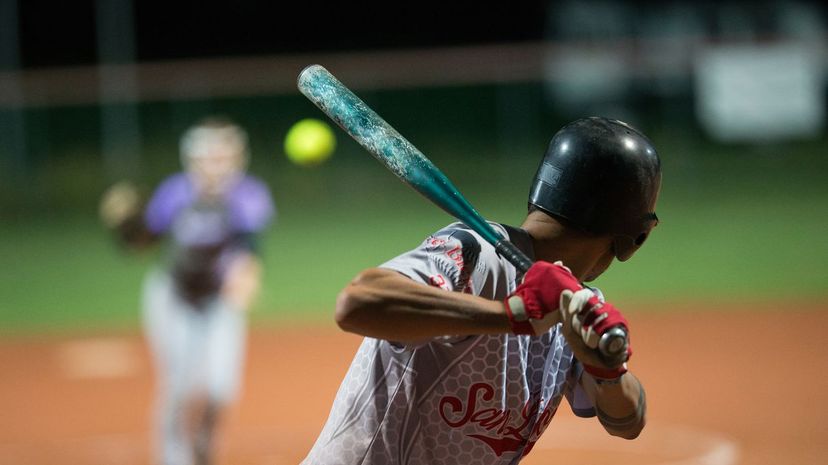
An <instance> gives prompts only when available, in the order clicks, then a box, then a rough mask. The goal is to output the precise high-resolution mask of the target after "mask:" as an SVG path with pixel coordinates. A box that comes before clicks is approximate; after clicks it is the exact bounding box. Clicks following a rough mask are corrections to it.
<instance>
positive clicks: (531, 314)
mask: <svg viewBox="0 0 828 465" xmlns="http://www.w3.org/2000/svg"><path fill="white" fill-rule="evenodd" d="M580 288H581V284H580V283H579V282H578V280H577V279H576V278H575V276H573V275H572V273H571V272H570V271H569V269H568V268H566V267H565V266H563V265H562V264H561V263H560V262H556V263H549V262H544V261H537V262H535V264H534V265H532V267H531V268H529V271H527V272H526V275H525V276H524V277H523V282H522V283H521V284H520V286H518V287H517V289H515V292H513V293H512V294H511V295H510V296H509V297H507V298H506V301H505V303H506V315H507V316H508V317H509V323H511V325H512V331H513V332H514V333H515V334H529V335H532V336H535V335H538V334H542V333H545V332H546V331H547V330H548V329H549V328H551V327H552V326H553V325H555V324H557V323H558V322H559V321H560V320H559V315H558V306H559V305H560V296H561V291H563V290H564V289H569V290H577V289H580Z"/></svg>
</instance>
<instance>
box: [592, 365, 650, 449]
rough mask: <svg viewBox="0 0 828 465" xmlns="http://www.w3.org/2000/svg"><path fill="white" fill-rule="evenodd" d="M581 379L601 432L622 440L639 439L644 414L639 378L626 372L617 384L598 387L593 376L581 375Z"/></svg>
mask: <svg viewBox="0 0 828 465" xmlns="http://www.w3.org/2000/svg"><path fill="white" fill-rule="evenodd" d="M581 380H582V385H584V387H585V388H586V391H587V393H588V395H590V397H592V400H593V403H594V405H595V413H596V415H597V417H598V420H599V421H600V422H601V425H603V426H604V429H606V430H607V432H609V433H610V434H612V435H613V436H618V437H622V438H625V439H635V438H636V437H638V435H639V434H640V433H641V431H642V430H643V429H644V424H645V423H646V413H647V396H646V393H645V392H644V387H643V386H642V385H641V383H640V382H639V381H638V378H636V377H635V376H634V375H633V374H632V373H629V372H628V373H626V374H624V375H623V376H622V377H621V378H620V380H618V382H617V383H612V384H607V383H603V384H597V383H596V382H595V380H594V378H592V376H590V375H589V374H588V373H584V374H583V375H582V378H581Z"/></svg>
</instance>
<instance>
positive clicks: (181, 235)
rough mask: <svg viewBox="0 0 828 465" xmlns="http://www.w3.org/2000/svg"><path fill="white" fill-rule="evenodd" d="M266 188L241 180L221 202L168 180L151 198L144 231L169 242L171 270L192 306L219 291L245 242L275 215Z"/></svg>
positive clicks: (184, 179) (185, 180)
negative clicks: (164, 238)
mask: <svg viewBox="0 0 828 465" xmlns="http://www.w3.org/2000/svg"><path fill="white" fill-rule="evenodd" d="M275 212H276V210H275V206H274V204H273V200H272V199H271V196H270V192H269V190H268V188H267V186H266V185H265V184H264V183H262V182H261V181H259V180H257V179H255V178H253V177H252V176H243V177H240V178H239V179H238V180H237V181H236V182H235V183H233V185H232V186H231V187H230V188H229V189H228V191H227V193H226V194H225V195H224V197H223V199H222V201H220V202H209V203H208V202H205V201H203V200H201V199H199V197H198V195H197V192H196V189H195V186H194V185H193V182H192V180H191V179H190V177H189V176H188V175H187V174H185V173H179V174H176V175H173V176H171V177H169V178H167V179H166V180H165V181H164V182H163V183H161V185H160V186H159V187H158V189H157V190H156V191H155V193H154V194H153V197H152V199H151V200H150V203H149V205H148V206H147V210H146V214H145V222H146V225H147V228H148V229H149V230H150V232H152V233H153V234H156V235H167V236H169V237H170V239H171V244H170V254H169V255H170V263H169V267H170V270H171V274H172V276H173V279H174V280H175V281H176V285H177V288H178V290H179V291H180V292H181V294H182V295H183V296H184V297H185V298H186V299H187V300H190V301H191V302H193V303H198V301H199V300H200V299H202V298H204V297H207V296H209V295H211V294H214V293H215V292H217V291H218V289H220V287H221V283H222V279H223V277H224V271H225V270H226V267H227V264H228V262H229V260H230V259H231V258H232V257H233V255H234V254H235V253H237V252H239V251H240V250H247V249H249V248H250V244H249V237H250V236H251V235H253V234H255V233H258V232H260V231H261V230H262V229H264V227H265V226H267V224H268V223H269V222H270V221H271V220H272V218H273V217H274V215H275Z"/></svg>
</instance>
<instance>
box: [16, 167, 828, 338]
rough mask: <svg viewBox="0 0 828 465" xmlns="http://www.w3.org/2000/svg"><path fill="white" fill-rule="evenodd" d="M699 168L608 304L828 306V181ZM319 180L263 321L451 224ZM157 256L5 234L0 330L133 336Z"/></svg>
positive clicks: (410, 196) (405, 196)
mask: <svg viewBox="0 0 828 465" xmlns="http://www.w3.org/2000/svg"><path fill="white" fill-rule="evenodd" d="M734 163H735V161H734ZM768 163H769V164H773V163H775V161H772V162H768ZM806 166H807V165H806ZM694 169H695V170H696V171H697V172H696V175H697V176H698V178H699V182H696V183H693V182H689V181H687V180H685V179H683V178H682V179H681V180H680V181H677V182H671V180H672V179H671V178H674V177H676V176H677V173H674V172H673V171H672V170H673V168H671V167H670V164H668V166H667V167H666V169H665V187H664V190H663V194H662V202H661V205H660V208H659V213H660V216H661V218H662V223H661V224H660V225H659V227H658V228H657V229H656V230H655V233H654V234H653V235H652V236H651V239H650V241H649V242H648V243H647V245H646V247H644V248H643V249H642V250H641V251H640V253H639V254H638V255H637V256H636V257H635V258H634V259H633V260H631V261H629V262H626V263H620V264H616V265H615V266H614V267H613V268H611V269H610V270H609V271H608V272H607V274H606V275H605V276H604V277H602V278H601V279H600V280H599V281H597V282H596V284H597V285H598V286H599V287H601V288H602V289H603V290H604V291H605V293H606V294H607V295H608V296H610V297H611V298H612V299H613V300H614V301H616V302H641V301H645V302H646V301H656V302H663V303H665V305H664V308H665V309H666V308H669V303H670V302H671V301H678V302H681V301H687V300H690V301H698V302H699V303H700V304H704V302H706V301H721V300H725V301H728V300H735V299H740V300H742V299H746V300H748V301H752V300H767V299H772V300H781V299H785V298H797V299H802V298H804V297H812V298H815V299H824V298H825V297H826V296H828V293H826V283H828V265H827V264H826V260H827V259H828V241H825V240H824V239H823V238H824V235H825V234H826V232H828V214H826V209H825V205H828V195H826V192H825V191H826V188H825V187H824V186H823V185H822V184H820V183H817V182H816V181H817V179H816V178H818V177H819V176H820V173H819V171H812V170H809V169H803V170H800V171H799V172H796V171H795V170H788V173H787V176H788V179H786V180H784V182H778V181H775V180H774V178H776V177H777V174H778V172H774V171H773V170H764V174H761V175H760V173H750V172H748V173H744V172H742V173H737V172H736V171H735V170H736V168H735V167H734V168H728V167H727V164H726V163H711V164H710V166H705V165H704V164H703V163H701V164H699V165H698V166H696V167H695V168H694ZM320 170H321V171H319V172H313V173H308V174H307V176H308V180H309V182H308V183H301V182H299V184H302V186H291V185H290V184H286V185H284V186H277V185H274V186H273V190H274V195H275V196H276V198H277V201H278V202H279V205H280V218H279V221H278V223H277V224H276V225H275V227H274V228H272V229H271V230H270V231H269V232H268V234H267V235H266V236H265V237H264V238H263V250H264V253H265V260H266V265H267V272H266V285H265V288H264V292H263V295H262V299H261V301H260V302H259V305H258V309H257V313H256V315H257V318H263V319H267V318H273V317H301V316H309V317H311V318H317V317H325V315H326V314H328V313H329V312H330V310H331V308H332V305H333V302H334V298H335V296H336V293H337V291H338V290H339V289H340V288H341V287H342V286H343V285H344V284H345V283H347V282H348V280H349V279H350V278H351V277H352V276H353V275H354V274H355V273H357V272H358V271H359V270H361V269H363V268H366V267H370V266H374V265H376V264H379V263H381V262H382V261H384V260H386V259H388V258H390V257H392V256H393V255H395V254H396V253H399V252H402V251H404V250H406V249H408V248H411V247H414V246H415V245H417V244H418V243H419V242H420V241H421V240H422V239H423V238H424V237H425V236H426V235H427V234H428V233H429V232H431V231H432V230H434V229H436V228H439V227H440V226H442V225H443V224H445V223H448V222H450V221H452V220H451V218H450V217H449V216H448V215H447V214H445V213H443V212H442V211H440V210H437V209H435V208H434V207H432V206H431V205H430V204H429V203H427V202H426V201H425V200H423V199H421V198H420V197H419V196H418V195H417V194H415V193H414V192H413V191H410V190H409V189H408V188H407V187H405V186H403V185H402V184H399V185H398V182H397V181H396V180H395V179H394V178H393V176H391V175H390V174H388V173H386V172H385V171H384V170H383V169H382V168H380V167H372V166H369V167H366V169H365V171H366V172H365V173H358V172H357V171H358V170H354V171H351V172H348V171H345V172H344V173H345V175H346V176H349V175H350V176H360V177H362V179H363V180H364V181H365V183H367V184H368V185H367V186H366V185H361V184H360V183H359V181H358V180H357V179H354V180H353V183H355V184H360V186H359V188H354V189H353V190H347V189H344V188H343V189H339V190H337V189H336V185H335V184H336V183H334V182H330V179H328V178H329V177H331V176H333V175H334V174H337V177H339V175H341V174H342V173H343V172H339V173H332V172H328V171H335V169H334V167H330V168H320ZM468 176H469V175H463V176H459V177H460V178H462V179H463V182H460V181H458V182H457V184H458V185H459V186H461V189H462V190H465V191H466V192H467V195H468V197H469V198H470V199H472V200H473V203H474V204H476V206H477V207H478V209H479V210H480V211H481V213H483V214H484V215H485V216H487V217H489V218H491V219H493V220H498V221H503V222H507V223H512V224H514V223H518V222H520V220H521V219H522V213H523V208H524V202H525V193H524V192H523V190H524V189H523V188H522V187H521V188H518V187H517V186H511V185H509V184H506V183H504V184H500V185H498V184H496V183H495V182H490V183H487V182H483V183H471V182H469V181H470V180H469V179H467V177H468ZM491 176H493V177H496V176H499V174H491ZM315 178H319V179H315ZM811 178H814V179H811ZM482 179H483V180H486V179H487V178H486V176H485V175H484V176H482ZM337 182H339V183H341V184H342V186H347V185H349V184H350V183H348V182H347V180H345V179H339V181H337ZM465 186H467V187H468V189H465ZM504 186H509V187H504ZM303 189H304V190H303ZM291 192H292V193H293V195H294V196H293V197H291ZM156 255H157V252H155V253H148V254H144V255H134V254H127V253H124V252H123V251H121V250H119V249H118V247H117V246H116V245H115V243H114V242H113V241H112V240H111V238H110V237H109V236H107V233H106V231H104V230H103V229H102V228H101V226H100V225H99V224H98V223H97V222H96V220H95V217H94V215H92V214H86V215H84V214H76V215H68V216H61V215H59V214H58V215H52V216H50V217H48V218H47V217H42V218H38V219H36V220H27V221H23V222H18V223H15V224H4V225H3V226H2V229H0V256H2V257H3V263H4V265H5V266H3V267H2V269H0V295H2V296H3V299H2V302H0V328H3V331H5V332H18V331H29V330H36V329H47V328H87V329H88V328H96V327H101V328H106V327H112V326H121V327H123V326H131V325H134V324H136V323H137V322H138V318H139V317H138V311H137V308H138V298H139V290H140V281H141V279H142V275H143V273H144V272H145V270H146V269H147V268H148V267H149V266H151V265H152V263H153V262H154V260H155V259H156Z"/></svg>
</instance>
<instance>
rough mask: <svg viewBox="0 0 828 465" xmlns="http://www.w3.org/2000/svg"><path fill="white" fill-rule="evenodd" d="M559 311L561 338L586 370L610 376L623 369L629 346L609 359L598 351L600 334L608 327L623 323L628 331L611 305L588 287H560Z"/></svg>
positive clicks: (616, 375)
mask: <svg viewBox="0 0 828 465" xmlns="http://www.w3.org/2000/svg"><path fill="white" fill-rule="evenodd" d="M560 313H561V319H562V321H563V334H564V337H565V338H566V341H567V343H568V344H569V346H570V347H571V348H572V351H573V353H574V354H575V358H577V359H578V360H579V361H580V362H581V363H582V364H583V365H584V369H585V370H586V371H587V372H588V373H590V374H592V375H593V376H595V377H597V378H602V379H613V378H618V377H619V376H621V375H622V374H624V373H625V372H626V371H627V368H626V362H627V360H629V358H630V355H632V348H630V346H629V345H627V347H626V350H625V351H622V352H621V353H619V354H618V356H617V357H615V358H613V359H607V358H606V356H605V355H603V354H602V353H601V352H600V351H599V350H598V342H599V340H600V339H601V335H602V334H604V333H605V332H607V331H608V330H609V329H611V328H614V327H616V326H623V327H624V328H625V329H627V330H628V324H627V320H626V319H625V318H624V315H622V314H621V312H619V311H618V310H617V309H616V308H615V307H614V306H613V305H612V304H609V303H606V302H601V300H600V299H598V296H596V295H595V293H594V292H592V291H591V290H589V289H581V290H578V291H575V292H573V291H571V290H564V291H562V292H561V298H560Z"/></svg>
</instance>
